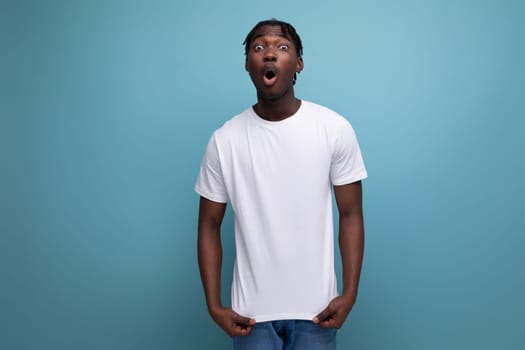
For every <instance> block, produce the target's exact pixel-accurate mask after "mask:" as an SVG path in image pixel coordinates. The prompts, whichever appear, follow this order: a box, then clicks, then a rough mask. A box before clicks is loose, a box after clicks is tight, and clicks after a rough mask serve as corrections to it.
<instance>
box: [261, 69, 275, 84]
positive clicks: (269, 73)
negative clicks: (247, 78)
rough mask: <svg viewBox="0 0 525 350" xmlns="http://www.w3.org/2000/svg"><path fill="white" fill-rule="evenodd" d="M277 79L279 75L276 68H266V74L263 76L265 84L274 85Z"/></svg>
mask: <svg viewBox="0 0 525 350" xmlns="http://www.w3.org/2000/svg"><path fill="white" fill-rule="evenodd" d="M276 79H277V76H276V74H275V68H273V67H266V68H265V69H264V76H263V81H264V84H265V85H267V86H270V85H273V84H274V83H275V80H276Z"/></svg>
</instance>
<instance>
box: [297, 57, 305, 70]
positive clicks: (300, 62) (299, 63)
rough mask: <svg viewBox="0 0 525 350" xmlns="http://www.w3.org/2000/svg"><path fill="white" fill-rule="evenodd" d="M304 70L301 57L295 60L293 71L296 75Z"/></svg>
mask: <svg viewBox="0 0 525 350" xmlns="http://www.w3.org/2000/svg"><path fill="white" fill-rule="evenodd" d="M303 68H304V62H303V58H302V57H298V58H297V67H296V68H295V71H296V72H297V73H299V72H301V71H302V70H303Z"/></svg>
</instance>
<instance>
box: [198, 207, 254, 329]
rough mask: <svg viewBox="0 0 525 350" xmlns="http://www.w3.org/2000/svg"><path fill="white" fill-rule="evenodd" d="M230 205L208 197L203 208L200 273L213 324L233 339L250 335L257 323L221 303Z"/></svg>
mask: <svg viewBox="0 0 525 350" xmlns="http://www.w3.org/2000/svg"><path fill="white" fill-rule="evenodd" d="M225 211H226V203H218V202H213V201H210V200H208V199H206V198H204V197H201V199H200V205H199V227H198V232H199V233H198V256H199V269H200V274H201V279H202V285H203V287H204V293H205V295H206V303H207V305H208V312H209V313H210V315H211V317H212V318H213V320H214V321H215V322H216V323H217V324H218V325H219V326H220V327H221V328H222V329H223V330H224V331H225V332H226V333H228V335H230V336H238V335H248V334H250V332H251V330H252V327H253V325H254V324H255V320H251V319H249V318H246V317H242V316H240V315H239V314H237V313H235V312H234V311H233V310H232V309H230V308H225V307H224V306H223V305H222V302H221V266H222V244H221V224H222V220H223V218H224V212H225Z"/></svg>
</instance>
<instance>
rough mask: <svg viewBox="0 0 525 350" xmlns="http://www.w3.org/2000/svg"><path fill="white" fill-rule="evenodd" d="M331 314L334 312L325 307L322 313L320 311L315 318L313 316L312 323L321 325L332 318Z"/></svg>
mask: <svg viewBox="0 0 525 350" xmlns="http://www.w3.org/2000/svg"><path fill="white" fill-rule="evenodd" d="M333 314H334V312H333V311H332V310H331V309H330V307H327V308H325V309H324V310H323V311H321V312H320V313H319V314H318V315H317V316H315V317H314V319H313V321H314V323H321V322H323V321H325V320H327V319H329V318H330V317H332V315H333Z"/></svg>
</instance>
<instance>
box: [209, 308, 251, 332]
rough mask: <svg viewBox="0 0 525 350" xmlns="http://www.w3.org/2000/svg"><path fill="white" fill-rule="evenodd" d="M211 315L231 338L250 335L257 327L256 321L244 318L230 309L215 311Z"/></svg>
mask: <svg viewBox="0 0 525 350" xmlns="http://www.w3.org/2000/svg"><path fill="white" fill-rule="evenodd" d="M210 315H211V317H212V318H213V320H214V321H215V322H216V323H217V324H218V325H219V327H221V328H222V329H223V330H224V331H225V332H226V333H228V335H229V336H230V337H234V336H246V335H249V334H250V332H251V331H252V328H253V325H255V320H254V319H251V318H248V317H243V316H241V315H239V314H238V313H236V312H235V311H233V310H232V309H230V308H225V307H220V308H218V309H214V310H213V311H210Z"/></svg>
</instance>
